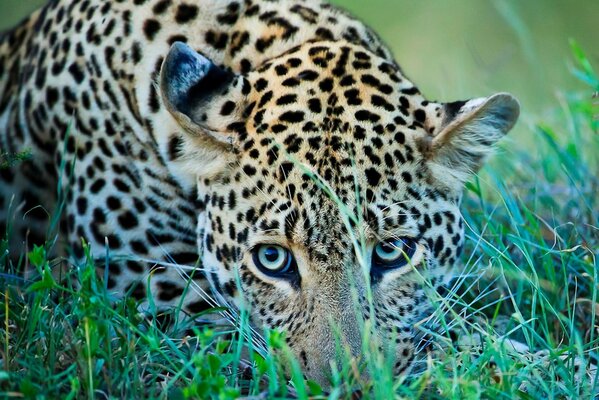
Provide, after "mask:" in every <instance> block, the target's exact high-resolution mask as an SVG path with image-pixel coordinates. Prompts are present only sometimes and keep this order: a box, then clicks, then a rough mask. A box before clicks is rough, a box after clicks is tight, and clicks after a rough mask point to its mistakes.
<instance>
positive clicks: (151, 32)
mask: <svg viewBox="0 0 599 400" xmlns="http://www.w3.org/2000/svg"><path fill="white" fill-rule="evenodd" d="M160 28H161V26H160V22H158V21H156V20H155V19H149V20H147V21H146V23H145V24H144V28H143V30H144V34H145V35H146V38H147V39H148V40H154V38H155V37H156V34H157V33H158V31H159V30H160Z"/></svg>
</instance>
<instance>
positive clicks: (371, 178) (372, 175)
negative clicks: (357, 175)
mask: <svg viewBox="0 0 599 400" xmlns="http://www.w3.org/2000/svg"><path fill="white" fill-rule="evenodd" d="M365 172H366V179H368V184H369V185H370V186H377V185H378V184H379V182H380V180H381V174H380V173H379V172H378V171H377V170H376V169H374V168H368V169H367V170H366V171H365Z"/></svg>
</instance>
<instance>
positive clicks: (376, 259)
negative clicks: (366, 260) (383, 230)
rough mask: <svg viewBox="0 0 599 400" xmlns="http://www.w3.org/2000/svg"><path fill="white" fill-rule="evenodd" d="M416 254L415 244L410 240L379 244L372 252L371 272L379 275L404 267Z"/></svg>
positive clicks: (403, 239)
mask: <svg viewBox="0 0 599 400" xmlns="http://www.w3.org/2000/svg"><path fill="white" fill-rule="evenodd" d="M415 252H416V242H414V240H413V239H410V238H401V239H396V240H387V241H384V242H379V243H378V244H377V245H376V246H375V247H374V250H373V252H372V265H371V271H373V272H375V273H381V272H383V271H385V270H390V269H395V268H400V267H403V266H404V265H406V264H407V263H408V262H409V260H410V259H411V258H412V256H413V255H414V253H415Z"/></svg>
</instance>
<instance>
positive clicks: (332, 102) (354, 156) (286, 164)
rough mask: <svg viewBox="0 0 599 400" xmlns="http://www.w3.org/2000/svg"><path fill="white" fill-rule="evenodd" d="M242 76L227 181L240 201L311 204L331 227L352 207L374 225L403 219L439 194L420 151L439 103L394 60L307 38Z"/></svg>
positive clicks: (266, 205)
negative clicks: (232, 168)
mask: <svg viewBox="0 0 599 400" xmlns="http://www.w3.org/2000/svg"><path fill="white" fill-rule="evenodd" d="M247 79H248V81H249V84H250V85H251V88H252V89H251V92H250V93H249V95H248V104H247V106H246V109H245V113H244V115H245V118H246V119H245V121H244V124H245V128H244V130H243V134H242V135H240V141H239V143H238V146H237V147H238V148H239V151H240V154H239V158H238V164H237V166H236V168H237V170H236V172H235V173H234V175H233V176H232V180H233V182H234V183H235V184H240V185H233V187H237V188H240V190H239V192H241V193H240V194H241V196H240V197H241V201H243V199H246V200H248V201H250V202H253V203H254V204H257V203H263V206H262V207H259V209H258V213H259V214H260V215H261V216H263V218H265V219H269V218H270V219H271V220H272V219H284V217H285V215H286V214H287V213H286V212H281V209H280V207H281V206H283V208H284V211H285V210H294V209H295V211H296V212H297V211H298V210H299V212H302V211H306V210H308V212H307V213H306V217H305V218H304V219H305V220H307V219H309V220H310V222H309V223H310V224H313V225H317V226H318V227H319V228H321V229H322V228H325V229H324V230H325V231H331V230H332V229H336V228H339V227H338V226H337V227H336V226H334V225H339V219H338V218H337V219H335V218H332V215H334V214H339V213H340V212H346V213H347V212H350V213H352V212H353V213H354V215H357V214H361V215H362V216H364V217H365V218H367V219H370V220H371V228H372V229H374V230H375V231H376V230H379V231H380V230H383V229H386V228H388V226H389V225H395V226H399V225H406V219H405V218H399V217H397V216H398V215H405V214H406V213H408V212H409V210H410V208H413V207H415V206H419V207H421V206H422V203H423V202H425V201H427V199H428V200H430V201H435V200H439V199H442V198H443V195H442V194H440V193H438V192H436V191H435V190H434V188H433V187H429V186H427V184H426V181H427V179H426V168H425V167H424V165H423V163H422V159H423V155H422V153H421V151H420V149H419V141H420V140H421V139H422V138H423V137H425V136H427V135H430V134H431V133H433V131H434V128H435V126H436V125H435V123H434V120H435V118H437V117H438V113H439V106H438V105H436V104H434V103H430V102H428V101H426V100H425V99H424V97H422V95H421V94H420V93H419V92H418V89H417V88H416V87H415V86H414V85H413V84H412V83H411V82H410V81H409V80H408V79H406V78H405V77H404V76H403V75H402V73H401V71H400V70H399V68H398V67H397V66H396V65H395V64H392V63H390V62H389V61H388V60H386V59H383V58H380V57H378V56H376V55H374V54H372V53H370V52H368V51H366V50H365V49H364V48H362V47H360V46H356V45H352V44H349V43H346V42H330V43H326V45H323V43H322V42H320V43H308V44H305V45H303V46H301V47H299V48H297V49H294V50H292V51H290V52H288V53H286V54H285V55H283V56H280V57H278V58H276V59H273V60H271V61H270V62H268V63H266V64H265V65H264V66H263V67H261V68H260V69H259V70H257V71H255V72H253V73H251V74H249V75H248V77H247ZM225 108H226V103H225V104H224V105H223V111H226V110H225ZM227 187H230V186H227ZM273 204H274V205H277V206H273ZM343 207H347V209H346V210H345V211H344V210H340V208H343ZM406 210H408V211H406ZM314 214H318V215H321V216H322V218H318V217H317V216H315V215H314ZM376 214H378V217H377V216H376ZM376 220H378V221H380V222H379V223H376ZM324 225H327V226H326V227H325V226H324ZM255 227H256V229H259V228H260V224H256V225H255ZM265 230H267V229H265ZM311 244H312V245H313V244H314V242H313V241H312V243H311Z"/></svg>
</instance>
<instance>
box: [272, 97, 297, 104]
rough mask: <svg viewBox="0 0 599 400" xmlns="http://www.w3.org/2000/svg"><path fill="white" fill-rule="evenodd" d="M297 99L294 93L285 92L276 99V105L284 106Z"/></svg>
mask: <svg viewBox="0 0 599 400" xmlns="http://www.w3.org/2000/svg"><path fill="white" fill-rule="evenodd" d="M296 101H297V95H295V94H286V95H284V96H281V97H279V98H278V99H277V105H279V106H286V105H288V104H293V103H295V102H296Z"/></svg>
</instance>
